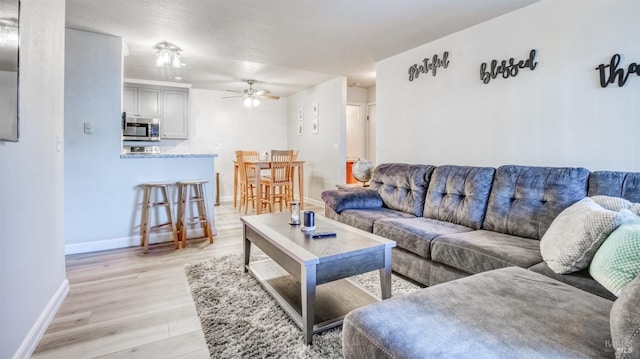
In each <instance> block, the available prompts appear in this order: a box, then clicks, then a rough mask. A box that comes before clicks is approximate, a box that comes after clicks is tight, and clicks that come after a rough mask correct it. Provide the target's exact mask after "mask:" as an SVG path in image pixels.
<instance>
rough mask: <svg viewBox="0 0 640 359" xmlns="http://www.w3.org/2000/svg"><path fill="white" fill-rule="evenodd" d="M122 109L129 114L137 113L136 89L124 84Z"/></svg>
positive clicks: (135, 114)
mask: <svg viewBox="0 0 640 359" xmlns="http://www.w3.org/2000/svg"><path fill="white" fill-rule="evenodd" d="M122 111H124V112H126V113H127V114H129V115H134V116H137V115H138V89H137V88H135V87H127V86H125V87H124V89H123V90H122Z"/></svg>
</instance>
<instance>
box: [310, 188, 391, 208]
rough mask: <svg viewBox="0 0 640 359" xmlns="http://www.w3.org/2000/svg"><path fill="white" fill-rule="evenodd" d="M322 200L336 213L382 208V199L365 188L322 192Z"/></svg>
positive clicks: (376, 192)
mask: <svg viewBox="0 0 640 359" xmlns="http://www.w3.org/2000/svg"><path fill="white" fill-rule="evenodd" d="M321 196H322V200H323V201H324V203H325V205H327V206H329V207H331V209H333V210H334V211H336V213H340V212H342V211H344V210H345V209H359V208H362V209H368V208H380V207H382V198H380V194H379V193H378V191H376V190H372V189H365V188H352V189H343V190H336V189H333V190H327V191H324V192H322V195H321Z"/></svg>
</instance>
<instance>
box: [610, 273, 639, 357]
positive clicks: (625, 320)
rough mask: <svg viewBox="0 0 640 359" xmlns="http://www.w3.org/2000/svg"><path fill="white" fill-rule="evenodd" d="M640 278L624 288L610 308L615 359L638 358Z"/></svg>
mask: <svg viewBox="0 0 640 359" xmlns="http://www.w3.org/2000/svg"><path fill="white" fill-rule="evenodd" d="M638 298H640V276H637V277H636V278H635V279H634V280H633V281H632V282H631V283H629V285H628V286H626V287H625V288H624V290H623V291H622V293H621V294H620V297H619V298H618V300H616V301H615V303H613V307H612V308H611V316H610V322H611V342H612V344H613V347H614V348H615V350H616V358H620V359H626V358H628V359H632V358H635V359H637V358H640V305H639V304H638Z"/></svg>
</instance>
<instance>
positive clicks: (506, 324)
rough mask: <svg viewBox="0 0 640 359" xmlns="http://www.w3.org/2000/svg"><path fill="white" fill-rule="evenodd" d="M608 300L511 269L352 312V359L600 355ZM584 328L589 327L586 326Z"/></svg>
mask: <svg viewBox="0 0 640 359" xmlns="http://www.w3.org/2000/svg"><path fill="white" fill-rule="evenodd" d="M611 305H612V302H611V301H609V300H606V299H603V298H600V297H598V296H595V295H591V294H589V293H586V292H583V291H581V290H579V289H577V288H573V287H571V286H569V285H567V284H564V283H561V282H558V281H556V280H554V279H551V278H549V277H546V276H543V275H541V274H537V273H534V272H531V271H528V270H525V269H521V268H516V267H511V268H504V269H499V270H495V271H490V272H485V273H481V274H477V275H473V276H469V277H466V278H462V279H458V280H454V281H451V282H447V283H443V284H438V285H435V286H433V287H429V288H425V289H422V290H419V291H417V292H413V293H410V294H408V295H404V296H402V297H396V298H391V299H388V300H384V301H382V302H378V303H374V304H372V305H368V306H365V307H362V308H359V309H356V310H354V311H352V312H350V313H349V314H347V316H346V317H345V319H344V323H343V338H342V342H343V354H344V357H345V358H346V359H353V358H602V357H607V356H609V357H611V356H612V355H611V353H609V355H607V353H606V352H605V345H604V344H605V342H606V341H607V340H610V338H611V336H610V333H609V311H610V310H611ZM585 328H588V330H585Z"/></svg>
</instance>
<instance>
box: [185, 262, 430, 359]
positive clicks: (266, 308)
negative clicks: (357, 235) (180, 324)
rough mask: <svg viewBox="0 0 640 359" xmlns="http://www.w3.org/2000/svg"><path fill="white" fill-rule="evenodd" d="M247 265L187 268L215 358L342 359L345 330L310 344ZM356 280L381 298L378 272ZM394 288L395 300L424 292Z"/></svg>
mask: <svg viewBox="0 0 640 359" xmlns="http://www.w3.org/2000/svg"><path fill="white" fill-rule="evenodd" d="M254 256H259V258H264V257H263V256H264V254H262V255H260V254H257V255H254V254H252V261H253V260H255V259H254ZM242 264H243V260H242V255H227V256H224V257H219V258H214V259H211V260H207V261H202V262H197V263H190V264H187V265H185V273H186V275H187V280H188V282H189V287H190V288H191V296H192V297H193V301H194V302H195V305H196V310H197V312H198V316H199V317H200V322H201V324H202V330H203V332H204V337H205V340H206V342H207V345H208V346H209V353H211V358H342V328H341V327H338V328H333V329H330V330H327V331H325V332H322V333H318V334H314V336H313V345H309V346H308V345H306V344H304V342H303V337H302V330H301V329H300V328H298V326H297V325H296V324H295V323H294V322H293V321H292V320H291V319H290V318H289V316H288V315H287V314H286V313H285V312H284V310H282V309H281V308H280V306H279V305H278V304H277V303H276V301H275V300H274V299H273V298H271V296H270V295H269V293H267V292H266V291H265V290H264V289H263V288H262V286H261V285H260V284H259V283H258V281H257V280H256V279H255V278H254V277H253V276H252V275H250V274H249V273H244V272H243V270H242ZM351 280H353V281H355V282H357V283H359V284H360V285H362V286H363V287H364V288H366V289H367V290H368V291H369V292H370V293H372V294H374V295H376V296H377V297H378V298H379V297H380V281H379V277H378V271H373V272H369V273H366V274H362V275H359V276H355V277H352V278H351ZM391 285H392V294H393V296H394V297H397V296H400V295H403V294H406V293H410V292H412V291H415V290H417V289H419V287H418V286H416V285H414V284H411V283H409V282H407V281H405V280H403V279H401V278H399V277H397V276H395V275H393V276H392V282H391Z"/></svg>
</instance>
